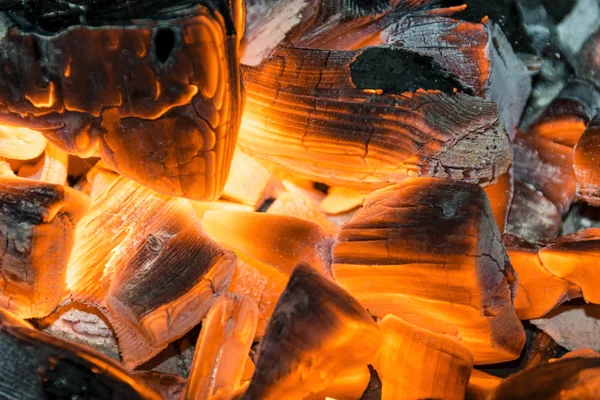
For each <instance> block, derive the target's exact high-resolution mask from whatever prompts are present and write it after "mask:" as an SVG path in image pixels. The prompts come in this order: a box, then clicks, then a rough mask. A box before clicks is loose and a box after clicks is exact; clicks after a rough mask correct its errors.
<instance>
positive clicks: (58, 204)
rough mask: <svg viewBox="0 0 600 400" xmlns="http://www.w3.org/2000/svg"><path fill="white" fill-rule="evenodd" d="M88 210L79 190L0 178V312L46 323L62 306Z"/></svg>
mask: <svg viewBox="0 0 600 400" xmlns="http://www.w3.org/2000/svg"><path fill="white" fill-rule="evenodd" d="M88 206H89V199H88V197H87V196H86V195H84V194H82V193H80V192H79V191H77V190H75V189H72V188H69V187H66V186H61V185H56V184H51V183H44V182H36V181H31V180H27V179H23V178H18V177H15V176H14V175H13V174H12V171H7V172H6V173H5V174H3V173H2V172H0V243H2V250H1V251H0V307H2V308H5V309H7V310H9V311H11V312H13V313H15V314H17V315H18V316H20V317H22V318H41V317H45V316H46V315H48V314H50V313H51V312H52V311H53V310H54V309H55V308H56V306H58V304H59V302H60V301H61V299H62V298H63V296H65V295H66V294H67V285H66V282H65V277H66V273H67V263H68V260H69V254H70V253H71V249H72V248H73V241H74V238H75V227H76V225H77V222H78V221H79V220H80V219H81V218H82V217H83V215H84V213H85V212H86V211H87V209H88Z"/></svg>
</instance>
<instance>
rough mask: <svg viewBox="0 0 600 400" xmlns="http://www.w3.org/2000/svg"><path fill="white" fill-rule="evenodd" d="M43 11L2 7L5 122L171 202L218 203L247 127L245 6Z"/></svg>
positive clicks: (180, 4) (139, 4) (110, 5)
mask: <svg viewBox="0 0 600 400" xmlns="http://www.w3.org/2000/svg"><path fill="white" fill-rule="evenodd" d="M173 3H175V4H173ZM35 4H37V2H35V3H32V2H31V1H26V0H13V1H8V5H6V2H4V3H3V5H2V6H0V26H1V27H2V29H0V64H1V65H3V68H2V70H1V71H0V121H2V122H5V123H9V124H16V125H20V126H24V127H28V128H32V129H37V130H40V131H41V132H42V133H43V134H44V135H45V136H46V137H47V138H48V139H49V140H51V141H52V142H54V143H55V144H57V145H58V146H60V147H61V148H63V149H64V150H66V151H68V152H69V153H71V154H76V155H80V156H90V155H93V154H99V155H101V156H102V158H103V159H104V161H105V162H106V163H107V164H108V165H109V166H110V167H111V168H114V169H116V170H117V171H118V172H120V173H122V174H124V175H126V176H128V177H129V178H131V179H134V180H136V181H138V182H141V183H143V184H144V185H146V186H148V187H151V188H153V189H155V190H157V191H159V192H161V193H164V194H169V195H177V196H185V197H189V198H194V199H199V200H210V199H216V198H218V196H219V195H220V193H221V191H222V190H223V187H224V185H225V181H226V177H227V174H228V172H229V166H230V162H231V158H232V156H233V151H234V148H235V142H236V137H237V130H238V127H239V123H240V117H241V104H242V93H241V91H242V87H241V84H240V74H239V67H238V55H237V47H238V42H239V37H238V34H237V33H236V29H237V30H238V31H239V30H242V28H243V23H242V22H241V21H240V20H239V18H243V2H242V1H240V0H236V1H225V0H219V1H205V0H199V1H182V0H176V1H175V2H170V1H165V0H159V1H149V0H135V1H128V2H127V3H126V4H125V3H122V2H112V1H105V0H102V1H93V2H92V1H89V2H88V1H83V0H76V1H75V4H71V3H69V4H70V5H67V3H64V2H61V1H55V0H49V1H45V2H44V3H43V4H39V5H35ZM242 21H243V19H242ZM240 35H241V33H240Z"/></svg>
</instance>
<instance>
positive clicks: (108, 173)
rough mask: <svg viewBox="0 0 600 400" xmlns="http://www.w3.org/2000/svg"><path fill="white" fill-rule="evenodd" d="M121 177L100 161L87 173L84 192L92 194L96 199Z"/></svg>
mask: <svg viewBox="0 0 600 400" xmlns="http://www.w3.org/2000/svg"><path fill="white" fill-rule="evenodd" d="M118 178H119V174H117V173H116V172H115V171H113V170H111V169H110V168H108V167H107V166H106V164H105V163H104V162H103V161H98V162H97V163H96V164H95V165H94V166H93V167H92V168H91V169H90V170H89V171H88V173H87V175H86V184H85V185H84V186H83V188H82V192H84V193H87V194H89V195H90V197H91V199H92V200H96V198H98V197H99V196H101V195H103V194H104V193H105V192H106V191H107V190H108V188H109V187H110V186H111V185H112V184H113V183H114V182H115V181H116V180H117V179H118Z"/></svg>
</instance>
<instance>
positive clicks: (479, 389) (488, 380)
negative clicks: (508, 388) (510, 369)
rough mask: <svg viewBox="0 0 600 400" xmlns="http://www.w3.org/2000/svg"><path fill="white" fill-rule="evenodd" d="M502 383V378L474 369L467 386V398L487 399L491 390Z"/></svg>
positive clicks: (474, 399) (473, 399) (468, 399)
mask: <svg viewBox="0 0 600 400" xmlns="http://www.w3.org/2000/svg"><path fill="white" fill-rule="evenodd" d="M500 383H502V378H498V377H497V376H493V375H490V374H487V373H485V372H483V371H479V370H477V369H473V370H472V371H471V377H470V378H469V385H468V386H467V393H466V399H467V400H486V399H487V398H488V396H489V395H490V393H491V392H493V391H494V389H495V388H496V387H497V386H498V385H499V384H500Z"/></svg>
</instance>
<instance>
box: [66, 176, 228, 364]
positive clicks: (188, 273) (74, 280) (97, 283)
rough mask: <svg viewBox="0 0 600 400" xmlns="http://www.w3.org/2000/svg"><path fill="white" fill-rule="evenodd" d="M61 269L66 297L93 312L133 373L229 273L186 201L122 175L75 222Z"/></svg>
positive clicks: (194, 319) (201, 308)
mask: <svg viewBox="0 0 600 400" xmlns="http://www.w3.org/2000/svg"><path fill="white" fill-rule="evenodd" d="M74 249H75V251H74V252H73V254H72V256H71V258H70V262H69V267H68V270H67V284H68V286H69V289H70V290H71V292H72V298H73V299H74V300H77V301H81V302H83V303H86V304H89V305H90V306H93V307H96V308H97V309H98V310H99V311H100V312H102V314H104V315H105V316H106V318H107V319H108V321H109V322H110V324H111V326H112V328H113V329H114V330H115V333H116V335H117V338H118V342H119V347H120V350H121V356H122V359H123V363H124V365H125V366H126V367H128V368H133V367H136V366H138V365H140V364H141V363H143V362H144V361H146V360H148V359H150V358H151V357H152V356H154V355H156V354H157V353H158V352H160V351H161V350H162V349H164V348H165V347H166V346H167V345H168V343H169V342H171V341H173V340H175V339H177V338H179V337H181V336H182V335H184V334H185V333H186V332H187V331H189V330H190V329H191V328H193V327H194V326H195V325H196V324H198V323H199V322H200V321H201V320H202V318H203V317H204V316H205V314H206V312H208V309H209V308H210V306H211V304H212V303H213V301H214V299H215V296H218V295H219V294H221V293H223V292H224V291H225V290H226V289H227V287H228V285H229V282H230V281H231V277H232V275H233V273H234V269H235V256H234V254H233V253H232V252H230V251H228V250H226V249H224V248H223V247H221V246H219V245H218V244H217V243H215V242H213V241H212V240H211V239H210V238H209V237H208V236H206V235H205V234H204V233H203V232H202V228H201V225H200V220H199V219H197V218H196V215H195V213H194V211H193V209H192V207H191V206H190V204H189V202H188V201H187V200H185V199H176V198H171V197H168V196H163V195H160V194H158V193H156V192H154V191H152V190H151V189H147V188H145V187H143V186H141V185H140V184H138V183H136V182H133V181H130V180H128V179H127V178H125V177H123V176H121V177H119V178H118V179H117V180H115V181H114V182H113V183H112V184H111V185H110V186H109V187H108V190H106V191H105V192H104V193H102V194H100V195H98V197H96V198H95V199H94V201H93V204H92V206H91V211H90V213H88V214H87V215H86V216H85V217H84V218H83V219H82V220H81V222H80V223H79V225H78V227H77V231H76V239H75V246H74Z"/></svg>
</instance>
